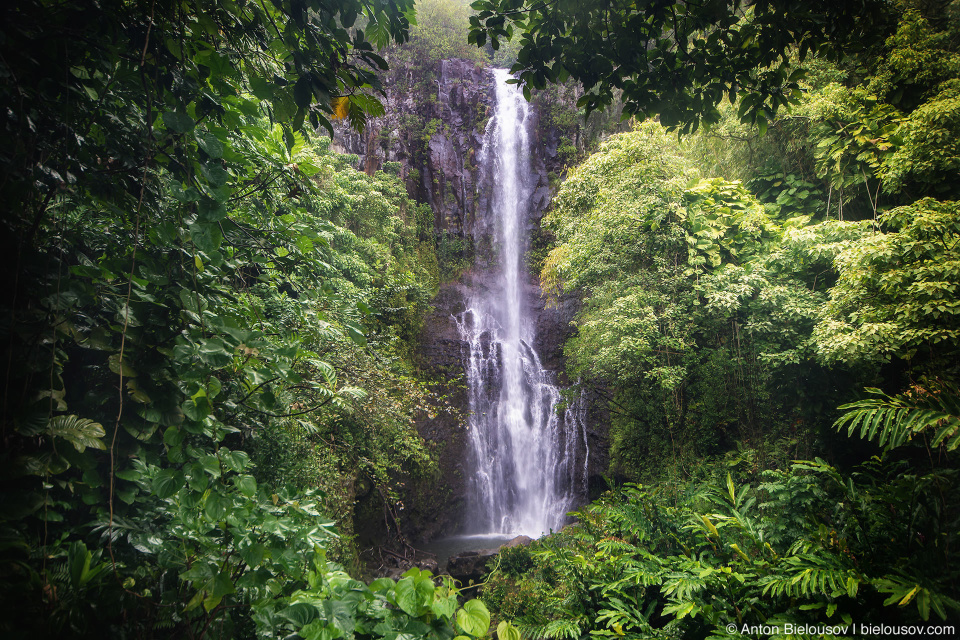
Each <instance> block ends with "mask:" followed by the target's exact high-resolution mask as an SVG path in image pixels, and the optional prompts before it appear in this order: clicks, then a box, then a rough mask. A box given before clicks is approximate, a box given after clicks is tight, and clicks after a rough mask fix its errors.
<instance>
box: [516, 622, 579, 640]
mask: <svg viewBox="0 0 960 640" xmlns="http://www.w3.org/2000/svg"><path fill="white" fill-rule="evenodd" d="M582 625H583V621H582V620H579V619H570V618H564V619H562V620H551V621H550V622H548V623H546V624H518V628H519V629H520V633H521V634H522V635H523V636H524V637H528V638H531V639H532V640H562V639H563V638H568V639H569V640H577V638H579V637H580V636H581V635H583V629H582Z"/></svg>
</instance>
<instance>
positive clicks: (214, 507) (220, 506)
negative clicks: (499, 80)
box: [203, 490, 227, 522]
mask: <svg viewBox="0 0 960 640" xmlns="http://www.w3.org/2000/svg"><path fill="white" fill-rule="evenodd" d="M203 511H204V513H206V514H207V517H208V518H209V519H210V520H213V521H214V522H218V521H220V520H222V519H223V517H224V516H225V515H226V514H227V499H226V498H224V497H223V496H221V495H220V494H219V493H217V492H216V491H213V490H211V491H210V494H209V495H208V496H207V502H206V504H205V505H204V507H203Z"/></svg>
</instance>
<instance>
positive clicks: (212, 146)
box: [196, 132, 223, 159]
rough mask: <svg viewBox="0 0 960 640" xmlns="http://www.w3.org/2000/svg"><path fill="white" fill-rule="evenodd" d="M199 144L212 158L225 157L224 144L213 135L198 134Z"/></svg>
mask: <svg viewBox="0 0 960 640" xmlns="http://www.w3.org/2000/svg"><path fill="white" fill-rule="evenodd" d="M196 138H197V144H198V145H199V146H200V148H201V149H203V152H204V153H205V154H207V155H208V156H210V157H211V158H214V159H216V158H222V157H223V143H222V142H221V141H220V140H218V139H217V137H216V136H215V135H213V134H212V133H199V132H198V133H197V134H196Z"/></svg>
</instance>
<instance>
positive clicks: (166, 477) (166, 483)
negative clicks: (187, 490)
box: [153, 469, 184, 499]
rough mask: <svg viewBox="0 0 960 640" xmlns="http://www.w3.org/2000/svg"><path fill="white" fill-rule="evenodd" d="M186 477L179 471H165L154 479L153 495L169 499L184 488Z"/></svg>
mask: <svg viewBox="0 0 960 640" xmlns="http://www.w3.org/2000/svg"><path fill="white" fill-rule="evenodd" d="M183 483H184V476H183V474H182V473H180V472H179V471H174V470H173V469H164V470H163V471H161V472H160V473H158V474H157V476H156V477H155V478H154V479H153V493H154V495H156V496H157V497H158V498H160V499H164V498H169V497H170V496H172V495H173V494H175V493H176V492H177V491H179V490H180V487H182V486H183Z"/></svg>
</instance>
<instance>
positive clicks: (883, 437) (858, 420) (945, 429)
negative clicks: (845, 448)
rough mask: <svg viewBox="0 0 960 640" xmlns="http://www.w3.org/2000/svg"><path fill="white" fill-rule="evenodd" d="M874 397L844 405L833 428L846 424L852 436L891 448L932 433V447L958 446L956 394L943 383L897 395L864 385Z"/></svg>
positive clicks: (959, 405) (959, 412)
mask: <svg viewBox="0 0 960 640" xmlns="http://www.w3.org/2000/svg"><path fill="white" fill-rule="evenodd" d="M867 391H868V392H869V393H872V394H874V395H876V396H879V397H878V398H868V399H866V400H860V401H859V402H852V403H850V404H845V405H843V406H841V407H840V409H846V410H847V413H845V414H843V415H842V416H841V417H840V419H838V420H837V421H836V422H835V423H834V425H833V426H834V427H835V428H837V429H841V428H843V427H844V426H846V427H847V433H848V434H850V435H853V433H854V432H856V431H858V430H859V433H860V437H861V438H866V439H868V440H876V442H877V444H879V445H880V446H882V447H884V448H886V449H893V448H895V447H899V446H901V445H903V444H904V443H906V442H909V441H910V440H911V439H912V438H913V437H914V436H917V435H919V434H921V433H925V432H932V433H933V440H932V442H931V444H932V445H933V446H940V445H941V444H943V445H945V446H946V448H947V451H953V450H954V449H956V448H957V447H958V446H960V394H958V392H957V389H955V388H952V387H948V386H947V385H945V384H940V383H937V384H932V385H929V388H926V389H924V388H921V387H914V388H912V389H911V390H910V391H907V392H906V393H903V394H900V395H898V396H888V395H887V394H885V393H883V392H882V391H880V390H879V389H874V388H867Z"/></svg>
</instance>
